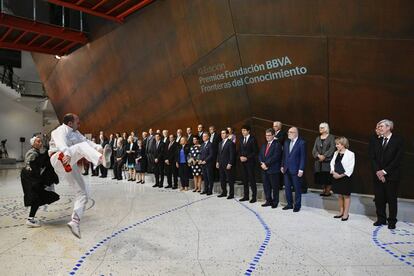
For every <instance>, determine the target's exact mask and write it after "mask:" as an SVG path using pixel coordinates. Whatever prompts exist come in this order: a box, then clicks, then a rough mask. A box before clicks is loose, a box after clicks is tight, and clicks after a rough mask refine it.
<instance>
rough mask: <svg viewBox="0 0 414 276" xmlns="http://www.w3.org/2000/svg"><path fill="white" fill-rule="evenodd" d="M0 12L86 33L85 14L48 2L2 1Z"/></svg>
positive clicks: (43, 0) (31, 0) (0, 2)
mask: <svg viewBox="0 0 414 276" xmlns="http://www.w3.org/2000/svg"><path fill="white" fill-rule="evenodd" d="M0 12H1V13H5V14H9V15H13V16H17V17H22V18H26V19H32V20H33V21H37V22H42V23H46V24H50V25H55V26H61V27H64V28H67V29H72V30H76V31H81V32H84V31H85V27H84V22H85V18H84V14H83V12H81V11H76V10H71V9H67V8H65V7H62V6H57V5H54V4H50V3H48V2H47V1H46V0H19V1H16V0H0Z"/></svg>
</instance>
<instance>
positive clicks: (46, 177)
mask: <svg viewBox="0 0 414 276" xmlns="http://www.w3.org/2000/svg"><path fill="white" fill-rule="evenodd" d="M30 143H31V145H32V148H31V149H30V150H29V151H28V152H27V153H26V156H25V165H26V166H25V167H24V168H23V169H22V171H21V173H20V178H21V182H22V187H23V193H24V205H25V206H30V213H29V217H28V219H27V222H26V225H27V226H29V227H39V226H40V223H39V221H37V220H35V215H36V212H37V210H38V209H39V207H40V206H42V205H45V204H51V203H53V202H55V201H57V200H59V195H58V194H57V193H55V192H52V191H46V190H45V188H46V186H50V185H52V184H57V183H59V178H58V176H57V175H56V173H55V171H54V170H53V167H52V165H51V164H50V159H49V156H48V155H47V152H44V153H41V152H40V149H41V148H42V139H41V138H39V137H33V138H32V139H30Z"/></svg>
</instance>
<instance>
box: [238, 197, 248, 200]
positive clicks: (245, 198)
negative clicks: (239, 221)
mask: <svg viewBox="0 0 414 276" xmlns="http://www.w3.org/2000/svg"><path fill="white" fill-rule="evenodd" d="M248 200H249V199H248V198H245V197H243V198H240V199H239V201H248Z"/></svg>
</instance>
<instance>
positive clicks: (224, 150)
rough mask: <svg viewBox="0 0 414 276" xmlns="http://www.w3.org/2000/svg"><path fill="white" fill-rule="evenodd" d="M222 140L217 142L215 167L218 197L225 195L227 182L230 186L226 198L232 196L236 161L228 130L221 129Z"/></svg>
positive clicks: (233, 145) (234, 148) (234, 147)
mask: <svg viewBox="0 0 414 276" xmlns="http://www.w3.org/2000/svg"><path fill="white" fill-rule="evenodd" d="M221 138H222V141H221V142H220V144H219V150H218V153H217V163H216V167H217V168H218V169H219V174H220V183H221V194H220V195H219V196H218V197H226V196H227V183H228V184H229V187H230V192H229V196H228V197H227V199H232V198H234V164H235V161H236V156H235V154H236V145H235V144H234V143H233V142H232V141H231V140H229V139H228V138H229V131H228V130H227V129H223V130H222V131H221Z"/></svg>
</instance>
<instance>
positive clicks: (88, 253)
mask: <svg viewBox="0 0 414 276" xmlns="http://www.w3.org/2000/svg"><path fill="white" fill-rule="evenodd" d="M209 198H211V196H209V197H205V198H202V199H199V200H196V201H193V202H190V203H187V204H184V205H181V206H178V207H175V208H172V209H169V210H166V211H164V212H161V213H159V214H156V215H152V216H149V217H147V218H144V219H142V220H140V221H138V222H136V223H134V224H131V225H129V226H127V227H124V228H121V229H119V230H118V231H115V232H114V233H112V235H109V236H107V237H106V238H104V239H102V240H101V241H99V242H97V243H96V245H94V246H92V247H91V248H90V249H89V250H87V251H86V252H85V254H84V255H83V256H81V257H80V258H79V260H78V261H77V262H76V264H75V265H74V267H73V268H72V270H71V271H70V272H69V275H75V274H76V273H78V272H79V270H80V269H81V267H82V265H83V264H84V263H85V261H86V258H88V257H90V256H91V255H92V254H93V253H94V252H95V251H96V250H98V249H99V247H101V246H102V245H103V244H105V243H107V242H108V241H110V240H111V239H113V238H115V237H116V236H118V235H119V234H123V233H124V232H125V231H128V230H130V229H133V228H134V227H137V226H138V225H140V224H143V223H145V222H147V221H149V220H152V219H155V218H158V217H161V216H163V215H166V214H169V213H171V212H175V211H178V210H180V209H183V208H185V207H188V206H190V205H192V204H194V203H198V202H201V201H204V200H207V199H209Z"/></svg>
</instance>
